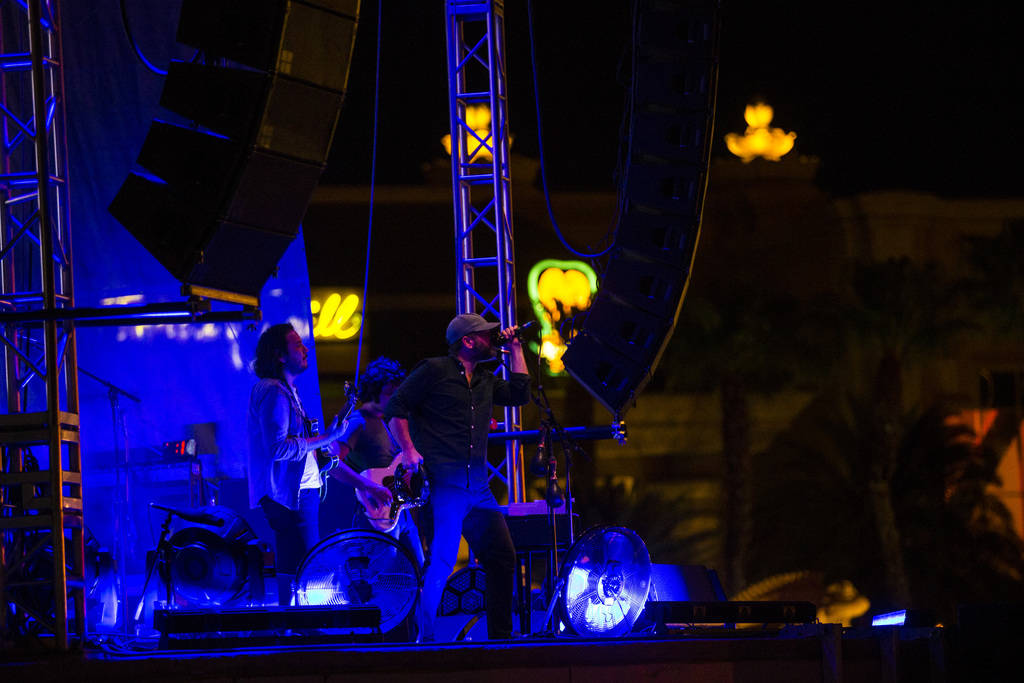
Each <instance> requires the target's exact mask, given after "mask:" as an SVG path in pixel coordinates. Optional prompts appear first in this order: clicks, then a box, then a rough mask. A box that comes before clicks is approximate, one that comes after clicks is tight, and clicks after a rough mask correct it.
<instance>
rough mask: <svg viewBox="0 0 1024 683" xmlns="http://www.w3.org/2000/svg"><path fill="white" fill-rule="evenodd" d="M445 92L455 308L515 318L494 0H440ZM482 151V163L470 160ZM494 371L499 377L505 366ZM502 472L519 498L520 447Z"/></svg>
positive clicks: (513, 411) (509, 447) (498, 17)
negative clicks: (476, 111) (475, 115)
mask: <svg viewBox="0 0 1024 683" xmlns="http://www.w3.org/2000/svg"><path fill="white" fill-rule="evenodd" d="M445 20H446V27H447V28H446V33H447V45H448V96H449V111H450V116H451V140H452V148H451V151H452V156H451V159H452V194H453V199H454V205H455V272H456V292H457V311H458V313H480V314H481V315H483V316H485V317H487V318H490V319H492V320H497V321H498V322H499V323H500V324H501V327H502V328H505V327H509V326H512V325H515V323H516V286H515V285H516V282H515V259H514V256H513V239H512V197H511V163H510V157H509V131H508V86H507V82H506V79H505V15H504V4H503V2H502V0H446V2H445ZM478 105H487V106H488V107H489V108H490V113H491V121H490V130H489V131H486V132H483V133H480V132H477V131H476V130H474V129H473V127H472V126H471V125H470V124H469V123H468V122H467V111H468V110H469V109H470V108H472V107H474V106H478ZM478 153H481V154H479V157H483V156H489V157H490V161H483V160H474V157H476V156H478ZM501 372H502V373H503V375H505V376H506V377H507V373H508V371H507V369H505V368H502V370H501ZM502 428H503V429H504V430H505V431H513V430H515V431H518V430H519V429H520V411H519V408H506V409H505V415H504V424H503V425H502ZM505 448H506V452H505V454H506V458H505V471H504V473H502V472H501V471H500V470H499V469H498V468H494V467H493V466H492V467H491V472H490V474H491V476H497V477H499V478H501V479H502V480H503V481H504V482H505V484H506V485H507V486H508V498H509V502H523V501H525V499H526V497H525V477H524V475H523V467H522V449H521V447H520V445H519V444H518V443H517V442H507V444H506V447H505Z"/></svg>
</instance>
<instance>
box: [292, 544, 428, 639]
mask: <svg viewBox="0 0 1024 683" xmlns="http://www.w3.org/2000/svg"><path fill="white" fill-rule="evenodd" d="M419 584H420V577H419V570H418V569H417V567H416V562H415V561H414V560H413V558H412V555H411V554H410V553H409V552H408V551H407V550H406V549H405V548H403V547H402V546H401V545H400V544H399V543H398V542H397V541H396V540H395V539H393V538H391V537H390V536H386V535H384V534H381V533H378V532H376V531H364V530H358V529H350V530H348V531H340V532H338V533H336V534H334V535H332V536H328V537H327V538H325V539H324V540H322V541H320V543H318V544H317V545H315V546H314V547H313V549H312V550H310V551H309V555H307V556H306V559H305V560H303V561H302V564H301V565H300V566H299V569H298V572H297V574H296V599H297V601H298V604H300V605H375V606H377V607H378V608H379V609H380V620H381V621H380V630H381V631H383V632H387V631H390V630H391V629H393V628H394V627H396V626H398V625H399V624H400V623H401V622H402V621H403V620H404V619H405V618H406V617H407V616H408V614H409V612H410V611H411V610H412V608H413V606H414V605H415V603H416V596H417V593H418V592H419Z"/></svg>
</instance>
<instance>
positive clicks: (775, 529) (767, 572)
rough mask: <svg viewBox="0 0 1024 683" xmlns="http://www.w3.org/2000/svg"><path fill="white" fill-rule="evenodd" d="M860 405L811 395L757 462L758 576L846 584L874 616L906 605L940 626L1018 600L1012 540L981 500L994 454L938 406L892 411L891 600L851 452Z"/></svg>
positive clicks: (1020, 549)
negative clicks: (895, 558)
mask: <svg viewBox="0 0 1024 683" xmlns="http://www.w3.org/2000/svg"><path fill="white" fill-rule="evenodd" d="M874 413H875V406H874V405H873V400H872V399H865V398H861V399H857V398H855V397H853V396H850V395H847V396H844V397H842V398H841V399H840V400H830V399H829V398H828V397H827V396H825V395H822V396H821V397H820V398H819V399H818V400H816V401H814V402H812V404H810V405H809V406H808V407H807V408H806V409H805V410H804V411H803V412H802V413H801V415H799V416H798V417H797V419H796V420H794V422H793V424H792V426H791V427H790V428H789V429H787V430H786V431H785V432H783V433H782V434H780V435H779V436H778V437H777V438H776V439H775V441H774V442H773V444H772V446H771V448H769V450H768V451H767V452H766V453H765V454H764V455H763V456H762V457H761V458H759V459H758V460H757V466H756V469H755V474H756V475H757V476H758V478H759V481H761V482H762V484H763V485H762V486H761V487H759V488H758V490H757V494H758V495H757V500H756V503H755V513H756V514H755V518H754V519H755V538H756V539H757V543H755V545H754V546H753V548H752V553H751V555H750V559H751V561H752V562H753V563H756V566H757V568H758V577H764V576H772V575H777V574H782V573H785V572H792V571H796V570H805V571H818V572H821V573H822V574H823V575H824V577H825V581H826V582H834V581H839V580H852V582H853V583H854V584H855V585H856V586H857V588H859V589H860V590H862V591H863V592H864V593H866V594H867V595H868V596H869V597H870V598H871V600H872V603H873V607H874V611H875V612H878V611H886V610H887V609H889V608H897V607H907V606H915V607H920V608H927V609H930V610H932V611H934V613H935V614H936V615H937V616H938V617H939V618H940V619H941V620H943V621H945V622H946V623H949V621H950V620H951V619H952V618H953V616H954V613H955V608H956V606H957V605H958V604H961V603H969V602H996V601H1014V600H1018V601H1019V600H1020V599H1021V598H1022V597H1024V543H1022V542H1021V539H1020V538H1019V537H1017V535H1016V533H1015V532H1014V530H1013V528H1012V524H1011V521H1010V516H1009V512H1008V511H1007V510H1006V508H1005V506H1004V505H1003V504H1002V503H1001V502H1000V501H999V500H998V498H996V497H995V496H993V495H992V493H991V492H990V488H989V487H990V486H991V484H992V483H994V482H995V481H996V475H995V471H996V467H997V466H998V462H999V456H998V451H997V450H996V449H993V448H992V447H991V444H990V443H989V441H988V440H987V439H983V438H981V437H980V435H975V434H974V433H973V431H972V430H971V429H970V428H969V427H967V426H965V425H964V424H963V423H962V422H960V421H957V420H956V419H955V417H956V415H957V411H956V410H955V409H954V408H951V407H950V406H948V405H945V404H944V403H943V402H936V403H934V404H933V405H932V406H931V407H930V408H929V409H928V410H927V411H925V412H924V413H922V414H920V415H916V416H915V415H914V414H912V413H904V412H901V413H900V414H899V416H898V417H897V419H896V420H895V422H896V423H897V425H898V428H899V431H900V434H901V436H900V439H899V443H898V445H897V451H898V458H897V464H896V466H895V468H894V472H893V475H892V478H891V480H890V481H889V491H890V492H891V495H892V498H891V502H892V521H893V523H894V526H895V527H896V529H897V533H896V538H898V539H899V543H900V546H899V548H898V550H899V553H900V556H901V559H902V560H904V561H903V562H901V566H902V567H903V570H904V572H905V573H904V577H905V580H906V581H907V593H906V595H904V596H893V594H892V588H891V584H892V578H891V567H888V566H886V565H885V563H884V561H883V543H885V542H888V541H889V540H891V538H890V539H884V538H882V537H880V536H879V534H878V531H877V525H878V522H877V519H876V518H875V517H874V514H873V512H874V510H873V507H874V503H871V502H870V497H871V487H872V485H873V484H874V482H875V481H876V473H875V472H874V471H873V465H872V462H871V461H870V460H866V459H865V458H864V457H863V454H864V453H865V452H866V451H868V450H870V448H871V447H872V443H873V441H874V439H875V436H874V430H875V426H874V423H875V421H876V418H875V417H874Z"/></svg>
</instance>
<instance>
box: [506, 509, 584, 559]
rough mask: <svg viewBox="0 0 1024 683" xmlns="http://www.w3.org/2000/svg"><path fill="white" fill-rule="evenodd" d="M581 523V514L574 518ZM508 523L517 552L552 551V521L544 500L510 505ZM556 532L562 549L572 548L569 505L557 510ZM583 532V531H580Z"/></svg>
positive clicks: (507, 515) (507, 516)
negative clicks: (570, 542)
mask: <svg viewBox="0 0 1024 683" xmlns="http://www.w3.org/2000/svg"><path fill="white" fill-rule="evenodd" d="M573 517H574V521H575V522H577V523H578V522H579V515H573ZM505 522H506V523H507V524H508V532H509V535H511V536H512V545H514V546H515V548H516V551H517V552H527V551H540V550H548V549H549V548H551V522H550V518H549V517H548V512H547V504H546V503H545V502H544V501H534V502H532V503H512V504H511V505H509V506H508V509H507V514H506V516H505ZM555 531H556V533H557V536H558V547H559V549H562V550H564V549H566V548H568V547H569V516H568V515H567V514H566V512H565V506H564V505H563V506H562V507H560V508H557V509H556V510H555ZM577 531H579V529H577Z"/></svg>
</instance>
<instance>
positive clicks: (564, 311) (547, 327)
mask: <svg viewBox="0 0 1024 683" xmlns="http://www.w3.org/2000/svg"><path fill="white" fill-rule="evenodd" d="M526 285H527V289H528V291H529V294H530V301H531V302H532V303H533V311H534V313H535V314H536V316H537V320H539V321H540V328H541V329H540V339H541V343H540V346H539V348H537V349H535V350H536V351H537V353H538V355H540V356H541V357H543V358H544V359H545V360H547V362H548V370H549V371H550V372H551V373H552V374H558V373H560V372H563V371H564V370H565V365H564V364H563V363H562V354H564V353H565V349H566V340H565V339H563V338H562V335H561V330H560V325H561V324H562V323H563V322H565V321H566V320H567V319H569V318H571V317H572V316H574V315H576V314H578V313H580V312H581V311H585V310H587V309H588V308H590V303H591V301H592V300H593V296H594V294H595V293H596V292H597V274H596V273H594V269H593V268H591V267H590V266H588V265H587V264H586V263H584V262H582V261H558V260H555V259H546V260H544V261H541V262H540V263H538V264H537V265H535V266H534V267H533V268H531V269H530V275H529V276H528V277H527V282H526Z"/></svg>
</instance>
